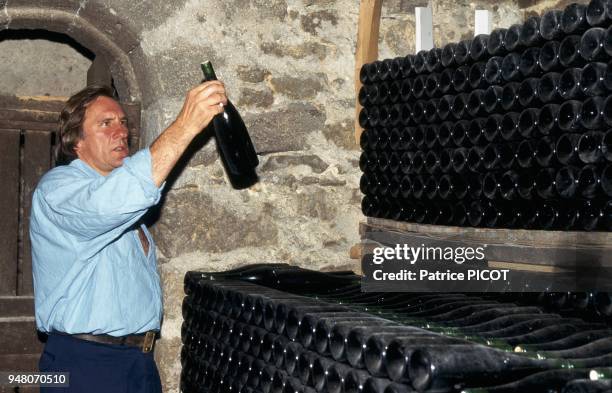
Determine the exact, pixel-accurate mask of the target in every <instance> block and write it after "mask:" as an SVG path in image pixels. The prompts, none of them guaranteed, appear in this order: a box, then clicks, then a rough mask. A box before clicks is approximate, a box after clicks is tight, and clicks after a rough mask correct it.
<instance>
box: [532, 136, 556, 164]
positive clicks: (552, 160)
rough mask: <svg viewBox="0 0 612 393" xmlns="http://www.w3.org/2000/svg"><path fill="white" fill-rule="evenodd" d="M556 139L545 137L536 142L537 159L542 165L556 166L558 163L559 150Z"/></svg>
mask: <svg viewBox="0 0 612 393" xmlns="http://www.w3.org/2000/svg"><path fill="white" fill-rule="evenodd" d="M555 143H556V140H554V139H552V138H549V137H545V138H542V139H540V140H539V141H538V142H537V144H536V151H535V159H536V162H537V163H538V165H539V166H541V167H551V166H555V165H556V163H557V152H556V151H555Z"/></svg>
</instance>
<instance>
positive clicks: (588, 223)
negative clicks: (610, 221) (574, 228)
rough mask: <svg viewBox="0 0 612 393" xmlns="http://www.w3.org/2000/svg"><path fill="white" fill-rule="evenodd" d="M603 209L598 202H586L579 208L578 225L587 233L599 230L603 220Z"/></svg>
mask: <svg viewBox="0 0 612 393" xmlns="http://www.w3.org/2000/svg"><path fill="white" fill-rule="evenodd" d="M602 216H603V214H602V209H601V207H600V206H599V204H598V202H597V201H591V200H585V201H582V202H581V203H580V206H579V208H578V217H579V220H578V224H579V225H580V227H581V228H582V229H584V230H585V231H592V230H593V229H595V228H597V226H598V225H599V223H600V220H601V219H602Z"/></svg>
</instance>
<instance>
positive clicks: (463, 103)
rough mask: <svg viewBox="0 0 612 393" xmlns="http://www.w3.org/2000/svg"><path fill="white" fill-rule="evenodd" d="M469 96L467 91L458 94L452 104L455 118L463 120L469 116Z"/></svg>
mask: <svg viewBox="0 0 612 393" xmlns="http://www.w3.org/2000/svg"><path fill="white" fill-rule="evenodd" d="M467 98H468V95H467V94H466V93H461V94H457V95H456V96H455V98H454V99H453V103H452V105H451V112H452V114H453V116H454V117H455V119H457V120H461V119H463V118H465V117H466V116H467Z"/></svg>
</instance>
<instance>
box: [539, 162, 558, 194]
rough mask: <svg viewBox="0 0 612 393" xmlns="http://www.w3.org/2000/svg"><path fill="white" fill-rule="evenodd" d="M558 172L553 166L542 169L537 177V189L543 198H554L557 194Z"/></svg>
mask: <svg viewBox="0 0 612 393" xmlns="http://www.w3.org/2000/svg"><path fill="white" fill-rule="evenodd" d="M555 179H556V173H555V170H554V169H552V168H543V169H541V170H540V171H539V172H538V174H537V175H536V177H535V189H536V191H537V193H538V195H539V196H540V198H542V199H553V198H555V197H556V196H557V188H556V183H555Z"/></svg>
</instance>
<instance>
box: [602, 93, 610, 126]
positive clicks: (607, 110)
mask: <svg viewBox="0 0 612 393" xmlns="http://www.w3.org/2000/svg"><path fill="white" fill-rule="evenodd" d="M610 97H612V96H608V97H606V100H605V101H604V108H603V117H604V120H605V122H606V124H607V125H608V126H612V99H611V98H610Z"/></svg>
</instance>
